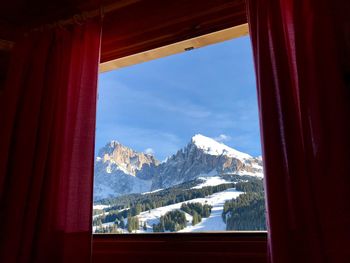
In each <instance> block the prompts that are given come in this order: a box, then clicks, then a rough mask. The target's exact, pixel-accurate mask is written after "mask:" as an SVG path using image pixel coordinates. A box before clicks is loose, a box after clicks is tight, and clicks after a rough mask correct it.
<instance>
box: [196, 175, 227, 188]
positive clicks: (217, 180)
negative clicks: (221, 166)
mask: <svg viewBox="0 0 350 263" xmlns="http://www.w3.org/2000/svg"><path fill="white" fill-rule="evenodd" d="M198 179H200V180H203V183H201V184H199V185H196V186H194V187H192V188H191V189H200V188H203V187H206V186H216V185H220V184H226V183H231V182H229V181H226V180H225V179H223V178H222V177H220V176H213V177H198Z"/></svg>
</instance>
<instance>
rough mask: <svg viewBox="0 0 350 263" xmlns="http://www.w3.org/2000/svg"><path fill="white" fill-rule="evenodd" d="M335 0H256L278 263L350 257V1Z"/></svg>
mask: <svg viewBox="0 0 350 263" xmlns="http://www.w3.org/2000/svg"><path fill="white" fill-rule="evenodd" d="M336 2H337V3H336V5H335V4H333V1H324V0H321V1H313V0H310V1H295V0H264V1H263V0H247V11H248V20H249V25H250V34H251V39H252V46H253V53H254V59H255V68H256V75H257V86H258V103H259V110H260V121H261V123H260V126H261V136H262V143H263V156H264V170H265V184H266V195H267V196H266V197H267V198H266V199H267V210H268V231H269V232H268V237H269V240H268V245H269V251H268V254H269V260H270V262H273V263H281V262H283V263H288V262H291V263H292V262H318V263H322V262H332V263H337V262H344V263H345V262H348V261H349V259H350V250H349V249H348V245H349V244H350V202H349V196H350V188H349V187H350V172H349V168H348V162H349V159H350V139H349V138H350V127H349V123H350V121H349V120H350V110H349V105H350V96H349V94H350V86H349V81H348V80H349V71H348V65H349V63H348V62H349V60H350V58H349V57H347V58H344V55H346V54H347V55H348V54H349V52H346V51H345V50H344V49H345V43H344V40H345V39H347V40H348V41H349V36H350V34H349V33H350V30H349V27H345V25H348V24H349V19H348V15H349V14H347V15H345V12H343V9H346V10H349V2H348V1H336ZM348 43H349V42H348ZM347 48H349V46H348V47H347ZM344 61H347V62H346V63H347V65H346V63H344Z"/></svg>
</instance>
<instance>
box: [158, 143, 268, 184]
mask: <svg viewBox="0 0 350 263" xmlns="http://www.w3.org/2000/svg"><path fill="white" fill-rule="evenodd" d="M227 173H238V174H259V175H260V173H262V167H261V166H260V165H259V164H258V160H257V159H256V158H249V159H241V160H240V159H238V158H235V157H230V156H228V155H225V154H220V155H212V154H208V153H207V152H206V151H205V150H203V149H201V148H199V147H198V146H197V145H196V144H195V143H194V142H191V143H190V144H188V145H187V147H186V148H184V149H182V150H180V151H178V152H177V153H176V154H175V155H173V156H171V157H170V158H169V159H168V160H167V161H166V162H165V163H162V164H161V165H160V166H159V173H157V174H156V175H155V177H154V178H153V183H152V189H158V188H166V187H170V186H173V185H176V184H180V183H183V182H186V181H190V180H193V179H195V178H197V177H203V176H214V175H220V174H227Z"/></svg>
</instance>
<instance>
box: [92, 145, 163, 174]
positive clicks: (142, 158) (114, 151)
mask: <svg viewBox="0 0 350 263" xmlns="http://www.w3.org/2000/svg"><path fill="white" fill-rule="evenodd" d="M99 156H101V157H102V159H103V162H104V163H106V162H107V163H111V164H116V165H117V166H119V168H120V169H122V170H124V172H125V173H127V174H130V175H134V176H140V177H149V175H150V172H149V171H147V172H146V173H145V174H146V175H144V173H142V172H141V171H142V170H149V169H150V168H151V167H156V166H158V165H159V161H158V160H156V159H155V158H154V157H153V156H152V155H149V154H144V153H139V152H136V151H134V150H132V149H130V148H128V147H126V146H123V145H122V144H120V143H118V142H116V141H112V142H111V143H110V144H107V145H106V146H105V147H104V148H102V149H101V150H100V153H99ZM148 179H149V178H148Z"/></svg>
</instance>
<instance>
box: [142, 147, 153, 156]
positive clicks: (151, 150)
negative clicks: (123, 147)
mask: <svg viewBox="0 0 350 263" xmlns="http://www.w3.org/2000/svg"><path fill="white" fill-rule="evenodd" d="M144 152H145V153H146V154H150V155H154V150H153V149H152V148H147V149H146V150H145V151H144Z"/></svg>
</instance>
